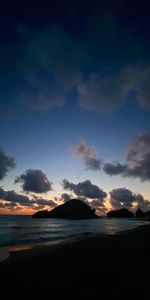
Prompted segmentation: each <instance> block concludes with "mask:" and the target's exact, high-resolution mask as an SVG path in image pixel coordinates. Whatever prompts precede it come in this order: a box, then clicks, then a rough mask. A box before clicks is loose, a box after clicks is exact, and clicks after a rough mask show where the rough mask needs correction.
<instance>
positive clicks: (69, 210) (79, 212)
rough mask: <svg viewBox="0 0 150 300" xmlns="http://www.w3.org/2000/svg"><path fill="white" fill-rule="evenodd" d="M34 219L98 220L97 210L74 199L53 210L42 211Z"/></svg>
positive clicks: (34, 215)
mask: <svg viewBox="0 0 150 300" xmlns="http://www.w3.org/2000/svg"><path fill="white" fill-rule="evenodd" d="M32 217H33V218H58V219H76V220H77V219H94V218H98V216H97V215H96V214H95V209H91V208H90V206H88V205H87V204H85V203H84V202H83V201H81V200H79V199H72V200H70V201H68V202H66V203H64V204H62V205H59V206H57V207H55V208H54V209H52V210H51V211H48V210H41V211H38V212H36V213H35V214H33V216H32Z"/></svg>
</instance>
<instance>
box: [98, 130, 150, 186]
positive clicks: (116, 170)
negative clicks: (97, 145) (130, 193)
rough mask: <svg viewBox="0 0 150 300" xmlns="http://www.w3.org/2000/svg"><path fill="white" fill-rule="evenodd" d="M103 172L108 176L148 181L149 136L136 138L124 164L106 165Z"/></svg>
mask: <svg viewBox="0 0 150 300" xmlns="http://www.w3.org/2000/svg"><path fill="white" fill-rule="evenodd" d="M103 170H104V172H105V173H106V174H108V175H119V174H120V175H122V176H124V177H134V178H136V177H137V178H140V179H141V180H142V181H145V180H150V134H141V135H139V136H137V137H136V138H135V139H134V140H133V142H132V143H131V146H130V148H129V150H128V153H127V157H126V164H120V163H119V162H115V163H112V164H111V163H106V164H104V167H103Z"/></svg>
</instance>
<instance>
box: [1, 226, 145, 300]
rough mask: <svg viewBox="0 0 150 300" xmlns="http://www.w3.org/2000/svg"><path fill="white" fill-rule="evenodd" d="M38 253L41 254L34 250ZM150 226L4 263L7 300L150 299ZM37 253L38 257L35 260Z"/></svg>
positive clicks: (25, 254)
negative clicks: (148, 297)
mask: <svg viewBox="0 0 150 300" xmlns="http://www.w3.org/2000/svg"><path fill="white" fill-rule="evenodd" d="M34 250H35V249H34ZM149 250H150V224H148V225H141V226H139V227H137V228H134V229H132V230H127V231H122V232H120V233H118V234H116V235H114V234H113V235H112V234H111V235H101V236H99V235H97V234H96V235H93V236H91V237H85V238H84V239H80V240H78V241H77V240H76V242H72V241H71V242H69V243H68V244H65V243H64V244H63V245H62V246H61V247H60V246H58V247H53V250H52V248H51V247H47V248H46V247H44V248H43V247H42V248H39V249H36V251H30V250H29V251H28V250H25V251H18V252H14V253H13V255H11V259H7V260H6V261H3V262H1V264H0V267H1V272H0V281H1V295H3V294H4V295H5V298H4V299H10V291H11V299H14V300H20V299H21V300H26V299H29V300H30V299H32V300H33V299H35V300H37V299H51V298H54V299H69V300H70V299H74V300H77V299H89V300H94V299H95V300H97V299H102V300H105V299H109V300H113V299H114V300H116V299H117V300H120V299H121V300H122V299H145V298H146V297H147V295H148V293H149V288H148V287H149V276H148V275H147V270H149V269H150V260H149ZM31 254H32V255H31Z"/></svg>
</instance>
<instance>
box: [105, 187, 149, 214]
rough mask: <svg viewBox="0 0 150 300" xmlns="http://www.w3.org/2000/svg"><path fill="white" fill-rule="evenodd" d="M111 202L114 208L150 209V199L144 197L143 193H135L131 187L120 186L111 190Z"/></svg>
mask: <svg viewBox="0 0 150 300" xmlns="http://www.w3.org/2000/svg"><path fill="white" fill-rule="evenodd" d="M110 203H111V205H112V207H113V209H120V208H123V207H125V208H129V209H132V210H137V209H138V208H141V209H142V210H143V211H147V210H149V209H150V201H148V200H146V199H144V197H143V196H142V195H141V194H135V193H133V192H132V191H130V190H129V189H126V188H118V189H114V190H112V191H111V192H110Z"/></svg>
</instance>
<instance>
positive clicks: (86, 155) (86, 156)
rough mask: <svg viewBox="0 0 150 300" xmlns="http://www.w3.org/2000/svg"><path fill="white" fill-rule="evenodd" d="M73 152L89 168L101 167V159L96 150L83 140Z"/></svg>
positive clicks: (94, 169) (96, 168) (97, 168)
mask: <svg viewBox="0 0 150 300" xmlns="http://www.w3.org/2000/svg"><path fill="white" fill-rule="evenodd" d="M73 154H74V155H75V157H76V158H77V159H79V160H81V161H82V162H83V163H84V164H85V166H86V168H87V170H92V171H97V170H100V169H101V160H99V159H98V158H97V153H96V150H95V149H94V148H93V147H89V146H88V145H87V144H86V143H85V142H84V141H83V140H81V141H80V143H79V144H77V145H76V146H75V147H74V149H73Z"/></svg>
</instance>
